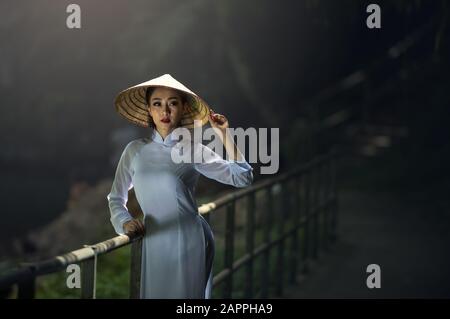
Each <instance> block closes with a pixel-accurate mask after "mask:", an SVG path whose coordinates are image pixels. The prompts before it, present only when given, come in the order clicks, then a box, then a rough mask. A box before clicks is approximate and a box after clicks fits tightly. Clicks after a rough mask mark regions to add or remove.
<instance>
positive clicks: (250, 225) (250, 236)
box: [245, 192, 256, 298]
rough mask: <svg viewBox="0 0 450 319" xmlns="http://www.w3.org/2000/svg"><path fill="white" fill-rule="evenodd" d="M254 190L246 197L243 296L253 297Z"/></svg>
mask: <svg viewBox="0 0 450 319" xmlns="http://www.w3.org/2000/svg"><path fill="white" fill-rule="evenodd" d="M255 195H256V194H255V192H252V193H251V194H250V195H248V197H247V200H248V202H247V238H246V251H247V254H248V255H250V260H249V261H248V263H247V266H246V278H247V280H246V281H245V298H253V258H254V255H253V250H254V244H255V243H254V241H255V235H254V234H255V229H254V228H255Z"/></svg>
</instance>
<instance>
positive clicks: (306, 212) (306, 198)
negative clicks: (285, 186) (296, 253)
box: [302, 167, 312, 273]
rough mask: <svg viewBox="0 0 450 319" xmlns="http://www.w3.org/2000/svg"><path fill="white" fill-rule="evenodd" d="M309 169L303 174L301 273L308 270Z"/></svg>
mask: <svg viewBox="0 0 450 319" xmlns="http://www.w3.org/2000/svg"><path fill="white" fill-rule="evenodd" d="M311 170H312V168H311V167H309V168H308V169H307V170H306V171H305V176H304V185H305V187H304V208H305V210H304V216H305V217H304V224H303V256H302V257H303V273H307V272H308V271H309V265H308V263H309V250H310V249H309V239H310V238H309V231H310V229H309V228H310V219H311Z"/></svg>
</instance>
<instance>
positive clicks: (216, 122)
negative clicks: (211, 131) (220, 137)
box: [208, 110, 229, 131]
mask: <svg viewBox="0 0 450 319" xmlns="http://www.w3.org/2000/svg"><path fill="white" fill-rule="evenodd" d="M208 120H209V124H211V127H212V128H216V129H219V130H221V131H224V130H226V129H227V128H228V127H229V124H228V119H227V118H226V117H225V115H222V114H218V113H214V111H212V110H211V112H210V114H209V118H208Z"/></svg>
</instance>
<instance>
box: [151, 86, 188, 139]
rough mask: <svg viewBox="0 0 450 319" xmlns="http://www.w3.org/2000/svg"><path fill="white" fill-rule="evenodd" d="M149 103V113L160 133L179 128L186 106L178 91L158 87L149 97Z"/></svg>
mask: <svg viewBox="0 0 450 319" xmlns="http://www.w3.org/2000/svg"><path fill="white" fill-rule="evenodd" d="M148 103H149V109H148V111H149V113H150V116H151V117H152V119H153V122H154V123H155V125H156V128H157V130H158V131H163V132H170V131H171V130H172V129H174V128H176V127H178V124H179V123H180V120H181V116H182V115H183V112H184V108H185V107H186V105H183V103H182V100H181V97H180V95H179V94H178V92H177V91H176V90H174V89H171V88H164V87H158V88H156V89H155V90H154V91H153V93H152V95H151V96H150V97H149V101H148Z"/></svg>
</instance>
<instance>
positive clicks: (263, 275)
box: [261, 185, 273, 298]
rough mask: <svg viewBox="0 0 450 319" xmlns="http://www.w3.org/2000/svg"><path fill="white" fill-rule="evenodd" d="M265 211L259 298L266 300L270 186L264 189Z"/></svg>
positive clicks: (268, 274)
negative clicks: (264, 247)
mask: <svg viewBox="0 0 450 319" xmlns="http://www.w3.org/2000/svg"><path fill="white" fill-rule="evenodd" d="M266 192H267V196H266V200H267V202H266V209H264V213H265V215H264V217H265V218H264V239H263V240H264V244H265V245H266V250H265V251H264V254H263V258H262V267H261V298H267V297H268V295H269V285H270V249H271V248H270V247H269V245H270V237H271V236H270V232H271V230H272V206H273V203H272V185H269V186H267V187H266Z"/></svg>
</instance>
